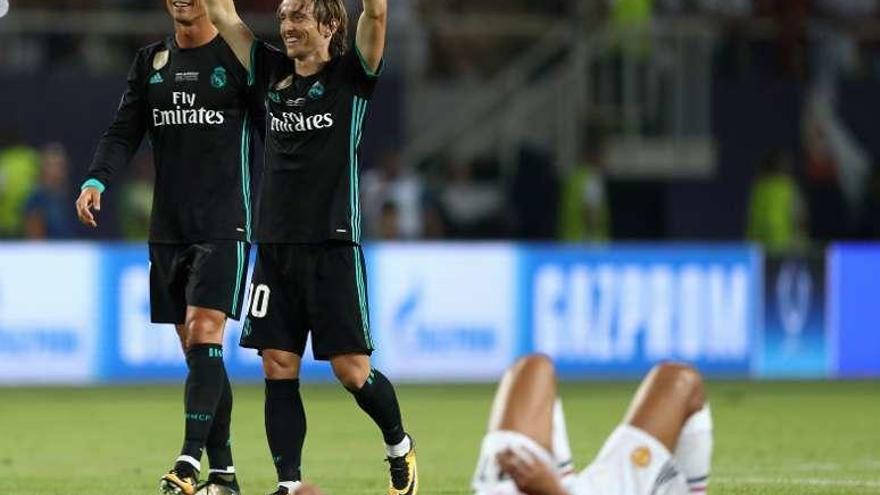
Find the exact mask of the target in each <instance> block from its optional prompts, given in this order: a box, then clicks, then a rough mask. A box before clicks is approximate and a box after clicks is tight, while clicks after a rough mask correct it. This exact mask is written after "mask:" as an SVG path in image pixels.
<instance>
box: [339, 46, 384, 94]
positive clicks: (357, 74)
mask: <svg viewBox="0 0 880 495" xmlns="http://www.w3.org/2000/svg"><path fill="white" fill-rule="evenodd" d="M343 62H344V64H345V67H346V70H347V71H348V72H349V74H350V77H351V81H352V84H353V85H354V89H355V94H357V95H358V96H360V97H362V98H366V99H368V100H369V99H370V98H372V96H373V92H374V91H375V90H376V83H377V82H378V81H379V76H380V75H382V70H383V69H384V68H385V60H382V61H381V62H379V68H378V69H377V70H376V71H375V72H373V71H372V70H370V68H369V67H368V66H367V62H366V61H365V60H364V57H363V55H361V51H360V50H359V49H358V47H357V43H354V44H353V45H352V47H351V49H350V50H349V51H348V52H347V53H346V54H345V55H344V56H343Z"/></svg>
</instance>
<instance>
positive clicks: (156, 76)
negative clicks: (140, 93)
mask: <svg viewBox="0 0 880 495" xmlns="http://www.w3.org/2000/svg"><path fill="white" fill-rule="evenodd" d="M163 82H165V80H164V79H162V74H159V73H158V72H157V73H155V74H153V77H151V78H150V84H162V83H163Z"/></svg>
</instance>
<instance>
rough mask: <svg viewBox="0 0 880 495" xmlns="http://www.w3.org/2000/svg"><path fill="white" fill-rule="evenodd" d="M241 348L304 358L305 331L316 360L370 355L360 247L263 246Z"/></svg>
mask: <svg viewBox="0 0 880 495" xmlns="http://www.w3.org/2000/svg"><path fill="white" fill-rule="evenodd" d="M248 300H249V312H248V317H247V319H246V320H245V324H244V328H243V329H242V332H241V346H242V347H248V348H251V349H258V350H261V351H262V350H263V349H277V350H281V351H288V352H293V353H295V354H298V355H299V356H302V355H303V353H304V352H305V348H306V339H307V338H308V336H309V332H311V334H312V353H313V354H314V356H315V359H319V360H324V361H326V360H328V359H330V358H331V357H332V356H336V355H339V354H367V355H370V354H372V352H373V339H372V337H371V336H370V318H369V312H368V311H369V310H368V307H369V306H368V303H367V276H366V270H364V254H363V250H362V249H361V247H360V246H358V245H356V244H351V243H345V242H331V243H325V244H261V245H260V246H259V247H258V249H257V265H256V267H255V268H254V279H253V284H252V285H251V293H250V296H249V297H248Z"/></svg>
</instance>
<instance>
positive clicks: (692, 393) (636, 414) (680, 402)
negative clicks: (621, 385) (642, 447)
mask: <svg viewBox="0 0 880 495" xmlns="http://www.w3.org/2000/svg"><path fill="white" fill-rule="evenodd" d="M624 422H625V423H627V424H629V425H632V426H635V427H637V428H639V429H641V430H643V431H645V432H647V433H648V434H650V435H651V436H653V437H654V438H656V439H657V440H659V441H660V442H661V443H662V444H663V445H665V446H666V448H667V449H669V451H670V452H673V453H674V456H675V460H676V463H677V464H678V467H679V468H681V470H682V471H683V472H684V474H685V477H686V478H687V482H688V486H689V488H690V490H691V492H692V493H702V492H705V491H706V487H707V484H708V479H709V471H710V465H711V456H712V419H711V413H710V412H709V408H708V407H707V406H706V392H705V388H704V385H703V379H702V377H701V376H700V374H699V372H697V370H695V369H694V368H692V367H690V366H686V365H681V364H662V365H659V366H656V367H654V369H653V370H651V372H650V373H649V374H648V376H647V377H646V378H645V379H644V380H643V381H642V384H641V386H640V387H639V390H638V391H637V392H636V396H635V398H634V399H633V402H632V404H631V405H630V408H629V411H628V412H627V414H626V416H625V419H624Z"/></svg>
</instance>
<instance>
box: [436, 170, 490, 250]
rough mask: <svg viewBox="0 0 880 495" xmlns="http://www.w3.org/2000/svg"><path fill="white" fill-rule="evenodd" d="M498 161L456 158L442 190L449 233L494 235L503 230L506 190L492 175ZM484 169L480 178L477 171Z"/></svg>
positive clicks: (462, 235) (441, 199)
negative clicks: (458, 160) (461, 159)
mask: <svg viewBox="0 0 880 495" xmlns="http://www.w3.org/2000/svg"><path fill="white" fill-rule="evenodd" d="M496 165H497V164H496V163H494V161H492V160H484V161H482V162H479V161H478V162H476V163H475V164H470V163H464V162H453V163H452V164H451V165H450V166H449V171H448V173H449V176H448V182H447V183H446V184H445V185H444V187H443V190H442V192H441V193H440V204H441V205H442V208H443V211H444V213H445V214H446V218H447V223H448V227H449V235H450V236H452V237H459V238H476V237H494V236H498V235H500V234H501V232H502V231H503V230H504V227H503V223H504V222H503V220H502V218H503V216H504V206H505V205H504V193H503V191H502V188H501V184H500V181H499V180H498V178H497V177H493V174H494V171H493V169H495V168H496ZM478 169H482V170H481V171H482V172H483V177H481V178H480V180H477V178H476V176H475V172H477V171H478Z"/></svg>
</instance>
